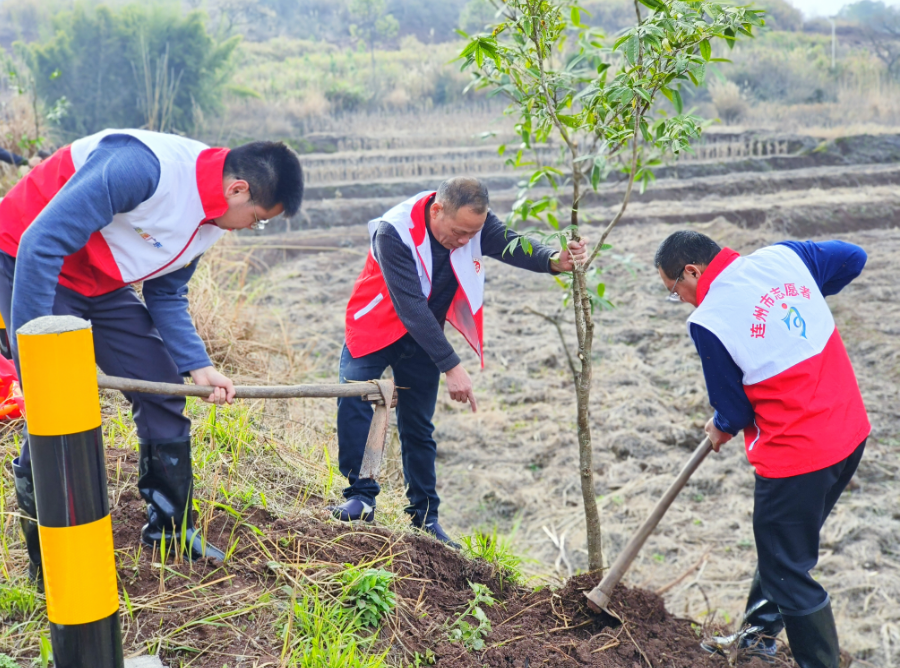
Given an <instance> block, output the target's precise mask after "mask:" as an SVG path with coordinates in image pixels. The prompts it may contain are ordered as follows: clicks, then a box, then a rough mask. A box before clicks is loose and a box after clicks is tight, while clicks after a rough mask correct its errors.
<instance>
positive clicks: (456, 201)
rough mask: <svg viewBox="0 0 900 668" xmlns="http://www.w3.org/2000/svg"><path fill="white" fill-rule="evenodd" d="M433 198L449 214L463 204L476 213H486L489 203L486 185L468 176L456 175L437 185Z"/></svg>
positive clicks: (452, 213) (453, 212)
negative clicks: (435, 195)
mask: <svg viewBox="0 0 900 668" xmlns="http://www.w3.org/2000/svg"><path fill="white" fill-rule="evenodd" d="M435 199H436V200H437V201H438V202H440V203H441V204H443V205H444V210H445V211H446V212H447V214H448V215H450V216H452V215H454V214H455V213H456V212H457V211H459V210H460V209H461V208H463V207H464V206H468V207H470V208H471V209H472V210H473V211H474V212H475V213H478V214H482V213H486V212H487V210H488V206H490V204H491V200H490V198H489V197H488V189H487V186H485V185H484V184H483V183H482V182H481V181H479V180H478V179H473V178H471V177H468V176H456V177H454V178H452V179H447V180H446V181H444V182H443V183H442V184H441V185H440V187H438V191H437V197H436V198H435Z"/></svg>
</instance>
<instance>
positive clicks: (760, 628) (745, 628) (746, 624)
mask: <svg viewBox="0 0 900 668" xmlns="http://www.w3.org/2000/svg"><path fill="white" fill-rule="evenodd" d="M783 628H784V621H783V620H782V618H781V612H779V610H778V606H777V605H775V604H774V603H772V601H770V600H768V599H767V598H766V596H765V594H764V593H763V590H762V583H761V582H760V579H759V568H757V569H756V572H755V573H754V574H753V582H752V583H751V584H750V594H749V595H748V596H747V608H746V610H745V611H744V620H743V624H742V625H741V630H740V631H738V632H737V633H734V634H732V635H730V636H725V637H715V638H711V639H710V640H706V641H704V642H703V643H701V647H703V649H705V650H706V651H707V652H717V651H720V650H726V649H730V648H733V647H736V648H737V649H740V650H743V652H744V654H745V655H749V656H760V657H763V658H765V659H767V660H769V659H771V657H774V656H775V652H776V649H777V648H776V645H775V638H776V637H777V636H778V634H779V633H781V630H782V629H783Z"/></svg>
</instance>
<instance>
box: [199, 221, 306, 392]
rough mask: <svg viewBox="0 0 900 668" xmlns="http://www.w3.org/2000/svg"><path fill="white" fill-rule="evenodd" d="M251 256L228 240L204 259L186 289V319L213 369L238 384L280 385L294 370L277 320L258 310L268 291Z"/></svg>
mask: <svg viewBox="0 0 900 668" xmlns="http://www.w3.org/2000/svg"><path fill="white" fill-rule="evenodd" d="M265 269H266V267H265V266H262V265H260V264H259V263H258V262H256V261H255V259H254V257H253V251H252V250H249V251H248V250H246V249H243V248H239V247H238V246H237V244H236V240H235V239H234V238H233V237H231V236H229V237H226V238H225V239H223V240H222V241H220V242H219V244H217V245H216V246H215V247H213V249H211V250H210V251H209V252H207V253H206V255H205V256H204V257H203V259H202V260H201V261H200V263H199V265H198V267H197V272H196V274H195V275H194V277H193V279H192V280H191V283H190V313H191V317H192V318H193V320H194V325H195V326H196V328H197V332H198V334H200V338H202V339H203V341H204V342H205V343H206V349H207V351H208V352H209V356H210V358H211V359H212V361H213V364H214V365H215V366H216V367H217V368H220V369H223V370H224V371H225V372H226V373H229V374H231V375H232V376H234V378H235V379H236V380H244V381H256V382H260V381H270V380H272V378H273V377H274V376H277V377H278V382H279V383H280V384H284V383H286V382H288V379H289V378H292V377H293V376H294V375H295V373H296V371H297V369H296V367H295V355H294V352H293V349H292V348H291V346H290V344H289V343H288V342H287V338H286V336H285V332H284V327H283V323H282V322H281V320H280V319H279V318H278V317H277V315H275V314H273V313H271V312H266V311H264V310H263V309H260V308H259V305H258V302H259V300H260V298H261V297H262V296H263V295H265V294H266V292H267V291H268V290H270V289H271V287H272V286H271V285H270V283H269V282H268V281H267V280H266V278H265V277H264V275H262V276H261V275H260V270H265Z"/></svg>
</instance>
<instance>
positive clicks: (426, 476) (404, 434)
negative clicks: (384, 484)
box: [337, 334, 441, 526]
mask: <svg viewBox="0 0 900 668" xmlns="http://www.w3.org/2000/svg"><path fill="white" fill-rule="evenodd" d="M388 367H391V369H392V370H393V372H394V382H395V383H396V385H397V387H398V388H408V389H398V390H397V429H398V431H399V432H400V449H401V454H402V459H403V477H404V480H405V481H406V497H407V498H408V499H409V506H407V508H406V512H407V513H409V514H410V515H411V516H412V518H413V523H414V524H416V525H419V526H421V525H422V524H423V523H424V522H425V520H426V518H427V519H428V521H431V520H433V519H437V515H438V505H439V504H440V499H439V498H438V495H437V491H435V485H436V483H437V474H436V472H435V457H436V456H437V444H436V443H435V442H434V436H433V434H434V424H432V422H431V420H432V418H433V417H434V406H435V402H436V401H437V392H438V385H439V383H440V380H441V372H440V371H438V368H437V366H435V364H434V362H432V361H431V358H430V357H429V356H428V354H427V353H426V352H425V351H424V350H423V349H422V347H421V346H420V345H419V344H418V343H416V342H415V341H414V340H413V338H412V337H411V336H410V335H409V334H407V335H406V336H404V337H403V338H402V339H400V340H399V341H396V342H395V343H392V344H391V345H389V346H388V347H386V348H383V349H381V350H379V351H377V352H374V353H371V354H369V355H363V356H362V357H358V358H354V357H352V356H351V355H350V351H349V350H347V346H346V345H345V346H344V350H343V352H342V353H341V371H340V378H341V381H340V382H342V383H346V382H347V381H352V380H356V381H367V380H375V379H378V378H381V374H383V373H384V370H385V369H387V368H388ZM373 412H374V409H373V408H372V406H371V405H369V404H367V403H366V402H364V401H363V400H362V399H361V398H359V397H349V398H346V399H338V415H337V428H338V465H339V467H340V470H341V474H343V475H344V476H346V477H347V480H348V481H349V483H350V486H349V487H347V488H345V489H344V498H346V499H360V500H361V501H364V502H365V503H368V504H369V505H370V506H374V505H375V497H376V496H378V492H380V491H381V487H380V486H379V485H378V483H377V482H376V481H375V480H373V479H371V478H362V479H360V478H359V475H358V474H359V470H360V467H361V466H362V460H363V454H364V453H365V450H366V439H367V437H368V435H369V425H370V424H372V415H373Z"/></svg>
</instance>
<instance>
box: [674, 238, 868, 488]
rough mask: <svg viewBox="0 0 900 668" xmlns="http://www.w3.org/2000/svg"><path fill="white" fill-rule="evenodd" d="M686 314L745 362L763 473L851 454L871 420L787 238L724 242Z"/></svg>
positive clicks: (751, 440)
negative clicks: (752, 246) (741, 251)
mask: <svg viewBox="0 0 900 668" xmlns="http://www.w3.org/2000/svg"><path fill="white" fill-rule="evenodd" d="M697 300H698V304H699V306H698V307H697V309H696V310H695V311H694V312H693V313H692V314H691V316H690V318H688V328H690V323H696V324H698V325H700V326H702V327H705V328H706V329H708V330H709V331H710V332H712V333H713V334H714V335H715V336H716V337H717V338H718V339H719V341H721V342H722V345H724V346H725V348H726V350H728V352H729V353H730V355H731V357H732V359H734V361H735V363H736V364H737V365H738V367H740V369H741V371H743V383H744V391H745V392H746V393H747V397H748V398H749V400H750V403H751V405H752V406H753V411H754V413H755V420H754V423H753V424H752V425H750V426H749V427H747V428H745V429H744V441H745V446H746V451H747V459H748V460H749V461H750V463H751V464H752V465H753V466H754V467H755V468H756V472H757V473H758V474H759V475H760V476H762V477H764V478H786V477H788V476H794V475H801V474H803V473H810V472H812V471H818V470H820V469H823V468H826V467H828V466H831V465H833V464H836V463H838V462H840V461H841V460H843V459H845V458H846V457H848V456H849V455H850V453H852V452H853V450H854V449H855V448H856V447H857V446H858V445H859V444H860V443H861V442H862V441H863V439H864V438H866V436H868V435H869V432H870V431H871V427H870V425H869V418H868V416H867V414H866V408H865V405H864V404H863V400H862V395H861V394H860V391H859V385H858V384H857V382H856V375H855V373H854V372H853V367H852V365H851V364H850V358H849V357H848V355H847V351H846V349H845V348H844V343H843V341H842V340H841V335H840V334H839V333H838V330H837V328H836V327H835V324H834V318H833V317H832V315H831V310H830V309H829V308H828V304H827V303H826V302H825V297H824V296H823V295H822V293H821V292H820V291H819V288H818V287H817V285H816V281H815V279H814V278H813V276H812V274H811V273H810V271H809V268H808V267H807V266H806V264H805V263H804V262H803V260H802V259H801V258H800V256H798V255H797V254H796V253H795V252H794V251H793V250H791V249H790V248H788V247H787V246H770V247H768V248H763V249H761V250H758V251H756V252H755V253H753V254H752V255H749V256H747V257H741V256H740V255H738V254H737V253H736V252H734V251H732V250H730V249H728V248H726V249H723V250H722V251H721V252H720V253H719V254H718V255H717V256H716V258H715V259H714V260H713V261H712V262H711V263H710V265H709V267H708V268H707V269H706V271H705V272H704V273H703V275H702V276H701V279H700V282H699V283H698V286H697Z"/></svg>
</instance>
